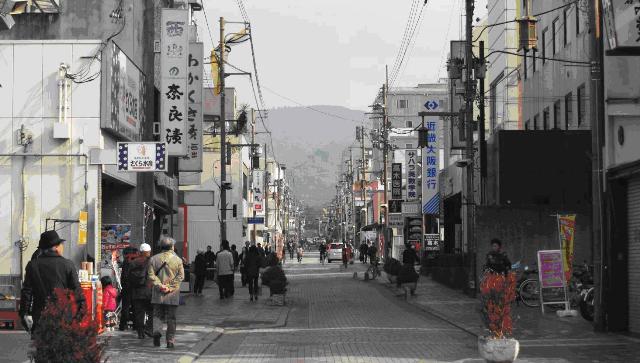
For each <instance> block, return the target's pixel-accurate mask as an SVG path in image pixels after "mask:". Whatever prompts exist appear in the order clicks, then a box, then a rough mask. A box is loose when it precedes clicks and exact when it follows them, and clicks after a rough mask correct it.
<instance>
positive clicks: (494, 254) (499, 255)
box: [484, 238, 511, 274]
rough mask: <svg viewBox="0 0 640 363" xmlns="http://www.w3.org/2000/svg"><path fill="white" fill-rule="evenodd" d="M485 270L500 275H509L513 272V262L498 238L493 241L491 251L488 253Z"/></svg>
mask: <svg viewBox="0 0 640 363" xmlns="http://www.w3.org/2000/svg"><path fill="white" fill-rule="evenodd" d="M484 270H485V271H491V272H495V273H499V274H507V273H508V272H509V271H510V270H511V261H509V257H507V254H506V253H505V252H503V251H502V241H500V240H499V239H497V238H494V239H492V240H491V251H489V253H487V257H486V262H485V265H484Z"/></svg>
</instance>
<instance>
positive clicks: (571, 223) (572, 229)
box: [558, 214, 576, 281]
mask: <svg viewBox="0 0 640 363" xmlns="http://www.w3.org/2000/svg"><path fill="white" fill-rule="evenodd" d="M575 233H576V215H575V214H559V215H558V234H559V235H560V250H561V251H562V266H563V267H564V278H565V281H570V280H571V274H572V270H573V244H574V239H575V238H574V237H575Z"/></svg>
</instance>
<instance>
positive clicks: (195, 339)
mask: <svg viewBox="0 0 640 363" xmlns="http://www.w3.org/2000/svg"><path fill="white" fill-rule="evenodd" d="M267 291H268V289H267ZM266 295H268V293H267V294H265V295H263V299H260V300H259V301H257V302H250V301H249V293H248V290H247V288H243V287H241V285H240V277H239V276H236V281H235V295H234V297H233V298H231V299H226V300H220V299H219V298H218V296H219V294H218V286H217V285H216V284H215V283H214V282H213V281H206V283H205V289H204V296H202V297H196V296H192V295H190V294H184V297H185V305H182V306H180V307H178V314H177V315H178V316H177V322H178V324H177V330H176V344H175V349H172V350H169V349H167V348H166V347H165V346H166V345H165V341H164V338H163V340H162V345H161V346H160V347H159V348H156V347H154V346H153V340H152V339H151V338H146V339H144V340H139V339H138V338H137V334H136V333H135V332H133V331H130V330H129V331H124V332H121V331H117V330H116V331H112V332H107V333H105V334H103V336H105V337H108V338H109V345H108V348H107V352H106V356H108V358H109V362H149V361H153V362H176V361H179V362H191V361H193V360H194V359H195V358H197V357H198V356H199V355H200V354H202V352H204V351H205V350H206V349H207V348H208V347H209V346H210V345H211V344H212V343H213V342H214V341H216V340H217V339H218V338H219V337H220V336H221V334H223V333H224V329H225V328H244V327H260V328H270V327H276V326H278V325H283V324H284V321H285V320H286V318H287V315H288V313H289V308H288V307H287V306H284V307H274V306H268V305H266V303H265V300H266V297H267V296H266Z"/></svg>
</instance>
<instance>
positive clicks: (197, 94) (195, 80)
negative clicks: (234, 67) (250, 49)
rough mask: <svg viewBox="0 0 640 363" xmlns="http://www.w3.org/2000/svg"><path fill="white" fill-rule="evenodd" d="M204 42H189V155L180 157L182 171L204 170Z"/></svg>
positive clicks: (187, 140)
mask: <svg viewBox="0 0 640 363" xmlns="http://www.w3.org/2000/svg"><path fill="white" fill-rule="evenodd" d="M203 58H204V47H203V45H202V43H189V73H188V74H187V95H186V97H187V132H186V134H185V137H186V143H187V155H186V156H185V157H184V158H182V159H180V162H179V168H180V171H196V172H198V171H202V118H203V115H202V97H203V96H202V74H203V73H202V71H203V68H202V60H203Z"/></svg>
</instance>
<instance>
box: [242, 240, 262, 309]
mask: <svg viewBox="0 0 640 363" xmlns="http://www.w3.org/2000/svg"><path fill="white" fill-rule="evenodd" d="M243 264H244V268H245V275H246V280H247V283H248V284H249V300H251V301H253V300H258V277H259V276H260V268H261V267H262V266H263V265H264V259H263V258H262V255H260V253H259V252H258V248H257V247H256V246H255V245H253V246H251V247H249V249H248V251H247V253H246V256H244V262H243Z"/></svg>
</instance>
